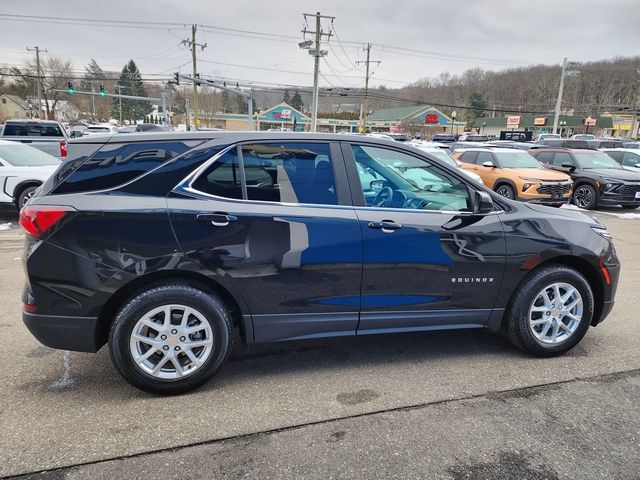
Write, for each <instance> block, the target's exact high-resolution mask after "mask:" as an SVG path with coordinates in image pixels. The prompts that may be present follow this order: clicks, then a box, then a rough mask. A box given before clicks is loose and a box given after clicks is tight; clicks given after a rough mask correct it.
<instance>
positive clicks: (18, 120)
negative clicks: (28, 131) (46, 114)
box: [4, 118, 60, 125]
mask: <svg viewBox="0 0 640 480" xmlns="http://www.w3.org/2000/svg"><path fill="white" fill-rule="evenodd" d="M9 122H12V123H13V122H15V123H44V124H51V125H60V122H58V121H56V120H40V119H38V118H9V119H8V120H5V122H4V123H9Z"/></svg>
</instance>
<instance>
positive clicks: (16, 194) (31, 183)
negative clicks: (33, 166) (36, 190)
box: [13, 180, 42, 206]
mask: <svg viewBox="0 0 640 480" xmlns="http://www.w3.org/2000/svg"><path fill="white" fill-rule="evenodd" d="M40 185H42V182H40V181H38V180H26V181H24V182H22V183H19V184H18V185H16V188H14V189H13V201H14V203H15V204H16V206H17V205H18V200H19V199H20V195H21V194H22V192H23V191H24V190H25V189H26V188H29V187H39V186H40Z"/></svg>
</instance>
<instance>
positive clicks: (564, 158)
mask: <svg viewBox="0 0 640 480" xmlns="http://www.w3.org/2000/svg"><path fill="white" fill-rule="evenodd" d="M565 163H569V164H571V165H573V159H572V158H571V155H569V154H568V153H564V152H558V153H556V156H555V157H553V165H554V166H556V167H561V166H562V165H563V164H565Z"/></svg>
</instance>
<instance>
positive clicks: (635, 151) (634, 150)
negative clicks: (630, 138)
mask: <svg viewBox="0 0 640 480" xmlns="http://www.w3.org/2000/svg"><path fill="white" fill-rule="evenodd" d="M600 151H601V152H631V153H636V154H640V152H638V149H637V148H622V147H618V148H601V149H600Z"/></svg>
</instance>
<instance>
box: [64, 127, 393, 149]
mask: <svg viewBox="0 0 640 480" xmlns="http://www.w3.org/2000/svg"><path fill="white" fill-rule="evenodd" d="M357 138H358V142H359V143H372V144H373V143H376V144H381V145H392V146H394V147H398V146H399V145H406V143H405V142H396V141H395V140H388V139H386V138H379V137H367V136H364V135H360V136H358V137H357ZM214 139H216V140H223V141H228V142H230V143H232V142H242V141H247V140H276V141H287V142H297V141H314V140H315V141H335V142H344V141H349V140H351V139H349V138H347V136H345V135H340V134H337V133H303V132H265V131H259V132H258V131H254V132H251V131H241V132H236V131H234V132H230V131H206V132H161V131H150V132H135V133H127V134H126V135H124V134H115V133H114V134H104V135H91V136H89V137H82V138H74V139H72V140H70V141H69V143H71V144H76V143H78V144H79V143H130V142H143V141H146V142H153V141H163V140H214Z"/></svg>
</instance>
